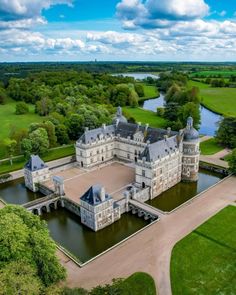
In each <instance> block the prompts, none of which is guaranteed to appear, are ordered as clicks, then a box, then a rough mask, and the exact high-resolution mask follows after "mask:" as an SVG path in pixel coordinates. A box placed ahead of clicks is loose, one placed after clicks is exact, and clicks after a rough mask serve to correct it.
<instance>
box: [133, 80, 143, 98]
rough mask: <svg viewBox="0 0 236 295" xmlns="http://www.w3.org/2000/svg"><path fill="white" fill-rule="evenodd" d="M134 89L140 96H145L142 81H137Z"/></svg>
mask: <svg viewBox="0 0 236 295" xmlns="http://www.w3.org/2000/svg"><path fill="white" fill-rule="evenodd" d="M134 89H135V91H136V92H137V94H138V96H139V97H144V90H143V85H142V84H141V83H135V84H134Z"/></svg>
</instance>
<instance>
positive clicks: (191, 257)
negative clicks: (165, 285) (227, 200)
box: [171, 206, 236, 295]
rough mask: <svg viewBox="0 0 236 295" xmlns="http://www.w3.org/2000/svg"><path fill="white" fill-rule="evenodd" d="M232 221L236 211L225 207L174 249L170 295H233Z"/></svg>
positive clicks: (235, 226) (235, 241) (235, 244)
mask: <svg viewBox="0 0 236 295" xmlns="http://www.w3.org/2000/svg"><path fill="white" fill-rule="evenodd" d="M235 220H236V207H235V206H228V207H226V208H224V209H223V210H222V211H220V212H219V213H218V214H216V215H215V216H214V217H212V218H210V219H209V220H208V221H207V222H205V223H204V224H203V225H201V226H200V227H198V228H197V229H196V230H194V231H193V232H192V233H191V234H189V235H188V236H186V237H185V238H184V239H182V240H181V241H180V242H178V243H177V244H176V245H175V247H174V249H173V251H172V257H171V286H172V293H173V295H179V294H181V295H185V294H186V295H191V294H194V295H195V294H201V295H215V294H225V295H226V294H236V276H235V273H236V234H235V233H236V223H235Z"/></svg>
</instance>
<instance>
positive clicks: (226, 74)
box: [190, 70, 236, 78]
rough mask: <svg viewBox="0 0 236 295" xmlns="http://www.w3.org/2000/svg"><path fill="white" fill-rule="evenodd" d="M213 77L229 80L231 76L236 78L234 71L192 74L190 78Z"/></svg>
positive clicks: (235, 71)
mask: <svg viewBox="0 0 236 295" xmlns="http://www.w3.org/2000/svg"><path fill="white" fill-rule="evenodd" d="M199 76H201V77H204V78H208V77H215V78H221V77H222V78H230V77H231V76H236V70H232V71H230V70H213V71H199V72H194V73H192V74H191V75H190V77H199Z"/></svg>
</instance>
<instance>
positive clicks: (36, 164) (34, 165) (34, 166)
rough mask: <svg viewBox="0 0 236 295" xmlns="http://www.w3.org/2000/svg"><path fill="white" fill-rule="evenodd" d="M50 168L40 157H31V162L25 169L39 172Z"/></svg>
mask: <svg viewBox="0 0 236 295" xmlns="http://www.w3.org/2000/svg"><path fill="white" fill-rule="evenodd" d="M47 167H48V166H47V165H46V164H45V163H44V161H43V160H42V159H41V158H40V157H39V156H38V155H31V156H30V159H29V161H28V162H27V163H26V165H25V168H26V169H28V170H30V171H32V172H33V171H37V170H40V169H44V168H47Z"/></svg>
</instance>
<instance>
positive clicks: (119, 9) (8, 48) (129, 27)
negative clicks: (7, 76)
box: [0, 0, 236, 61]
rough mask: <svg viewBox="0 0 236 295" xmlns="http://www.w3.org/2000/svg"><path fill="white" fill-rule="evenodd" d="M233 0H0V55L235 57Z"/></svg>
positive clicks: (235, 6)
mask: <svg viewBox="0 0 236 295" xmlns="http://www.w3.org/2000/svg"><path fill="white" fill-rule="evenodd" d="M235 40H236V3H235V0H224V1H223V0H91V1H88V0H14V1H13V0H9V1H5V0H0V61H44V60H45V61H70V60H72V61H80V60H81V61H86V60H94V59H97V60H124V61H125V60H150V61H165V60H176V61H182V60H186V61H235V56H236V41H235Z"/></svg>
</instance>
